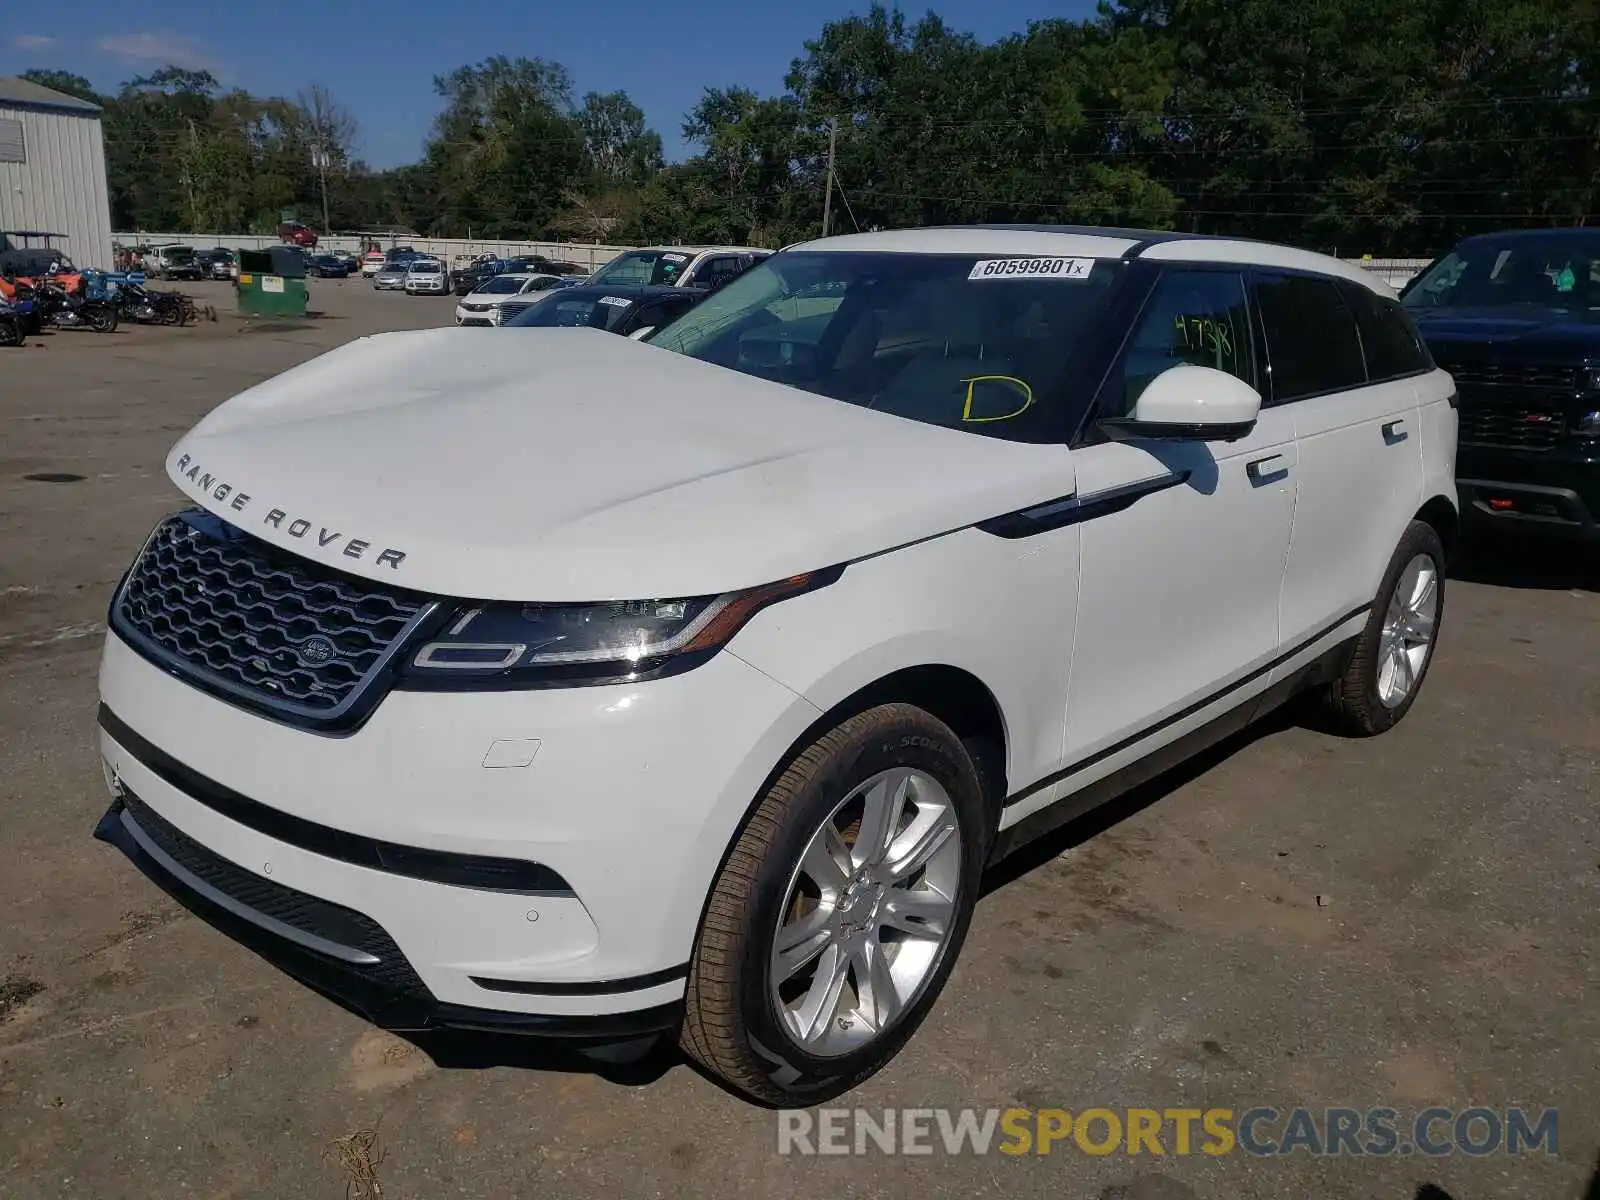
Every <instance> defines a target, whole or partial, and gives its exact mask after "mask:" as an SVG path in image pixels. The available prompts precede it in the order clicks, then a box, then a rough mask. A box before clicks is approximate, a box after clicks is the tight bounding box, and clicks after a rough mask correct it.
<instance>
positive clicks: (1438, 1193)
mask: <svg viewBox="0 0 1600 1200" xmlns="http://www.w3.org/2000/svg"><path fill="white" fill-rule="evenodd" d="M1412 1200H1456V1196H1455V1193H1453V1192H1447V1191H1445V1190H1444V1188H1442V1187H1440V1186H1438V1185H1437V1184H1433V1183H1425V1184H1423V1185H1422V1186H1421V1187H1419V1188H1418V1189H1417V1192H1416V1195H1415V1196H1413V1197H1412ZM1573 1200H1600V1159H1596V1161H1595V1165H1594V1173H1593V1174H1591V1175H1590V1176H1589V1182H1588V1183H1587V1184H1586V1185H1585V1186H1584V1189H1583V1191H1581V1192H1579V1193H1577V1194H1576V1195H1575V1196H1574V1198H1573Z"/></svg>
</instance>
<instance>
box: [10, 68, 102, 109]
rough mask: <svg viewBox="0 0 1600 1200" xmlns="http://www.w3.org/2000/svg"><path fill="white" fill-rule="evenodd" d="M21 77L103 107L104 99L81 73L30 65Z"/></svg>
mask: <svg viewBox="0 0 1600 1200" xmlns="http://www.w3.org/2000/svg"><path fill="white" fill-rule="evenodd" d="M22 78H23V79H26V80H27V81H28V82H29V83H37V84H38V85H39V86H40V87H47V88H49V89H51V90H52V91H56V92H61V93H63V94H64V95H68V96H75V97H77V98H78V99H79V100H87V101H88V102H89V103H90V104H98V105H100V106H101V107H102V108H103V107H105V103H106V99H105V97H104V96H102V95H100V93H98V92H96V91H95V90H94V85H93V84H91V83H90V82H89V81H88V80H87V79H85V78H84V77H83V76H82V75H74V74H73V73H72V72H71V71H45V70H40V69H39V68H37V67H32V68H29V69H28V70H26V71H24V72H23V73H22Z"/></svg>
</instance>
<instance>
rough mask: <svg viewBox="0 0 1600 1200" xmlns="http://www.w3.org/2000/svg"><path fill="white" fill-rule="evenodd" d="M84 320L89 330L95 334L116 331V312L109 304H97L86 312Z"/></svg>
mask: <svg viewBox="0 0 1600 1200" xmlns="http://www.w3.org/2000/svg"><path fill="white" fill-rule="evenodd" d="M84 319H85V321H86V322H87V323H88V326H89V328H90V329H92V330H94V331H95V332H96V333H115V332H116V331H117V310H116V308H115V307H114V306H112V305H110V304H97V305H95V307H94V308H92V309H88V310H86V315H85V318H84Z"/></svg>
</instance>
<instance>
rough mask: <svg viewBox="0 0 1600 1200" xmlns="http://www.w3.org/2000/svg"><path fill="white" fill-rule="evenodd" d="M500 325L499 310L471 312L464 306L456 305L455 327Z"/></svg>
mask: <svg viewBox="0 0 1600 1200" xmlns="http://www.w3.org/2000/svg"><path fill="white" fill-rule="evenodd" d="M499 323H500V310H499V309H498V308H490V309H488V310H487V311H485V312H472V311H469V310H468V309H467V307H466V306H465V305H461V304H458V305H456V324H457V325H480V326H493V325H498V324H499Z"/></svg>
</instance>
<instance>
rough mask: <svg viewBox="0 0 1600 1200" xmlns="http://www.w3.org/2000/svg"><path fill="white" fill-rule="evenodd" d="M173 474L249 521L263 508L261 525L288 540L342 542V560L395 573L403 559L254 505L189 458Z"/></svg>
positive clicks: (323, 545) (322, 545)
mask: <svg viewBox="0 0 1600 1200" xmlns="http://www.w3.org/2000/svg"><path fill="white" fill-rule="evenodd" d="M173 473H174V474H176V475H181V476H182V477H183V478H184V479H187V480H188V481H189V482H190V483H192V484H194V485H195V486H196V487H197V488H199V489H200V490H201V491H202V492H204V493H205V494H206V495H207V496H209V497H210V498H211V499H212V500H215V501H216V502H217V503H218V504H226V505H227V506H228V508H229V510H230V511H232V512H236V513H244V514H246V516H247V517H248V518H251V519H253V518H254V516H255V514H256V513H257V512H261V510H262V509H266V511H265V512H264V513H262V516H261V521H260V523H261V524H262V525H270V526H272V527H273V528H274V529H276V530H278V531H279V532H280V533H283V534H286V535H287V536H289V537H292V538H300V539H310V538H313V537H314V538H315V540H316V543H317V546H318V548H319V549H322V550H330V551H331V549H332V548H336V547H338V546H339V544H340V543H341V542H342V543H343V554H344V556H345V557H346V558H354V559H358V560H370V561H372V562H374V563H375V564H376V565H378V566H380V567H392V568H394V569H395V570H399V569H400V564H401V563H403V562H405V560H406V552H405V551H404V550H396V549H394V548H393V547H388V548H385V549H382V550H379V551H378V552H377V553H376V554H374V553H373V546H372V543H371V542H370V541H369V540H367V539H365V538H358V537H347V536H346V535H345V534H344V533H343V531H341V530H337V529H329V528H328V527H327V526H326V525H319V524H317V523H315V522H313V521H312V520H311V519H310V518H308V517H302V516H298V515H296V514H294V513H290V512H288V511H286V510H285V509H281V508H268V507H267V506H266V505H264V504H258V503H256V500H255V497H254V496H252V495H250V493H248V492H241V491H240V490H239V489H238V488H236V487H234V486H233V484H231V483H228V482H227V481H226V480H222V479H219V478H218V477H217V476H215V475H213V474H211V473H210V472H208V471H206V470H205V469H204V468H203V467H201V465H200V464H199V463H197V462H195V461H194V458H193V456H192V455H188V454H183V455H179V457H178V461H177V463H176V464H174V466H173ZM235 523H236V524H238V525H239V526H240V528H248V527H247V526H246V525H244V524H243V522H235Z"/></svg>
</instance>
